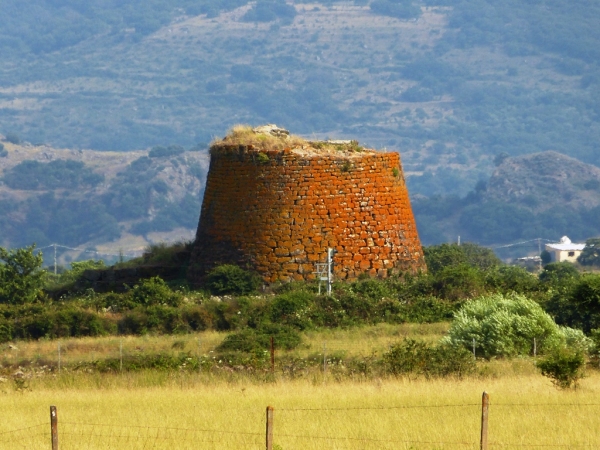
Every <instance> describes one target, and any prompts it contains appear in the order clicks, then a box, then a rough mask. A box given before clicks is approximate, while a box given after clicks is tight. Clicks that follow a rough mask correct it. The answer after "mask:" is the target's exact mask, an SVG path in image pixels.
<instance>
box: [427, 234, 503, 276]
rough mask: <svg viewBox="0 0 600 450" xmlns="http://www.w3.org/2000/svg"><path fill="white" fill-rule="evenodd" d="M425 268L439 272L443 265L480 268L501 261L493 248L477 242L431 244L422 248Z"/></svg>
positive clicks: (497, 264) (485, 267)
mask: <svg viewBox="0 0 600 450" xmlns="http://www.w3.org/2000/svg"><path fill="white" fill-rule="evenodd" d="M423 252H424V254H425V262H426V263H427V268H428V269H429V272H430V273H432V274H436V273H438V272H441V271H442V270H443V269H444V268H445V267H448V266H458V265H461V264H468V265H470V266H472V267H475V268H477V269H481V270H487V269H490V268H492V267H497V266H499V265H500V264H501V261H500V260H499V259H498V257H497V256H496V255H495V254H494V252H493V250H490V249H489V248H486V247H482V246H480V245H477V244H472V243H468V242H467V243H465V244H463V245H457V244H441V245H432V246H430V247H425V248H424V249H423Z"/></svg>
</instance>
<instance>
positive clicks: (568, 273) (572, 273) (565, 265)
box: [539, 261, 580, 285]
mask: <svg viewBox="0 0 600 450" xmlns="http://www.w3.org/2000/svg"><path fill="white" fill-rule="evenodd" d="M579 277H580V273H579V271H578V270H577V267H575V266H574V265H573V264H571V263H570V262H566V261H563V262H554V263H550V264H546V266H545V267H544V270H542V272H541V273H540V275H539V279H540V281H542V282H544V283H551V284H561V285H563V284H564V283H566V282H569V281H572V280H576V279H578V278H579Z"/></svg>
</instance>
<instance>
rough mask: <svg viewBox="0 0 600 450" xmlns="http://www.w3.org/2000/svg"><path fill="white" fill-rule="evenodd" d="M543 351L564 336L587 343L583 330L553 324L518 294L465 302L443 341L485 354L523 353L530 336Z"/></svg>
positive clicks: (563, 342) (530, 343) (529, 346)
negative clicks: (474, 347) (474, 346)
mask: <svg viewBox="0 0 600 450" xmlns="http://www.w3.org/2000/svg"><path fill="white" fill-rule="evenodd" d="M534 338H535V339H536V340H537V347H538V349H539V350H540V351H541V352H543V351H546V350H549V349H552V348H554V347H556V346H561V345H566V344H567V340H570V341H571V342H574V341H579V344H577V345H581V346H586V345H588V340H587V338H585V336H584V335H583V333H581V332H580V331H577V330H571V329H564V328H561V327H559V326H558V325H556V323H554V321H553V320H552V318H551V317H550V316H549V315H548V314H547V313H546V312H544V310H543V309H542V308H541V306H540V305H539V304H537V303H536V302H534V301H533V300H530V299H528V298H526V297H523V296H521V295H517V294H512V295H507V296H504V295H502V294H493V295H488V296H485V297H481V298H478V299H476V300H473V301H470V302H467V303H465V304H464V305H463V306H462V308H461V309H460V310H459V311H458V312H457V313H456V315H455V318H454V321H453V322H452V325H451V327H450V331H449V334H448V337H447V338H446V340H447V342H450V343H452V344H453V345H458V346H462V347H463V348H466V349H472V348H473V339H475V343H476V349H477V353H478V355H480V356H483V357H485V358H491V357H493V356H514V355H527V354H530V353H531V351H532V349H533V339H534Z"/></svg>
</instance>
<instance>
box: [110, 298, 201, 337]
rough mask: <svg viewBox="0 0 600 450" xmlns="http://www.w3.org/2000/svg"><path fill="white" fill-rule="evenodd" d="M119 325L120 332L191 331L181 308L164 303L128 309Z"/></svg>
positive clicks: (166, 332)
mask: <svg viewBox="0 0 600 450" xmlns="http://www.w3.org/2000/svg"><path fill="white" fill-rule="evenodd" d="M117 326H118V331H119V333H120V334H137V335H140V334H147V333H158V334H176V333H187V332H190V331H191V327H190V326H189V324H188V323H186V322H185V320H184V314H183V312H182V310H181V309H179V308H173V307H170V306H164V305H153V306H149V307H146V308H142V307H138V308H136V309H133V310H131V311H128V312H127V313H125V314H124V315H123V317H122V318H121V320H120V321H119V322H118V324H117Z"/></svg>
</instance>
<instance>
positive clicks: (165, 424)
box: [0, 373, 600, 450]
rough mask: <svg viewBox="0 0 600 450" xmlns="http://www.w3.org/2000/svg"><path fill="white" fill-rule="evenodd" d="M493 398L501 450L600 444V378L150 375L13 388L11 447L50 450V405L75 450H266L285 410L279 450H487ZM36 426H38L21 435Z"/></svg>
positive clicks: (3, 434) (0, 445)
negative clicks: (568, 382)
mask: <svg viewBox="0 0 600 450" xmlns="http://www.w3.org/2000/svg"><path fill="white" fill-rule="evenodd" d="M148 377H163V380H162V385H161V386H154V387H147V386H145V384H146V383H147V382H148V380H145V379H146V378H148ZM154 382H156V380H154V381H152V383H154ZM152 383H150V384H152ZM484 390H486V391H488V392H489V393H490V395H491V408H490V424H489V439H490V442H491V443H492V444H495V445H491V446H490V448H538V447H535V445H540V444H542V445H548V446H560V445H564V448H576V446H582V447H583V448H585V446H588V447H587V448H597V447H598V446H600V437H599V436H600V414H599V413H600V406H597V405H590V404H593V403H600V401H599V395H600V376H598V375H597V374H593V375H591V376H590V377H588V378H587V379H585V380H583V382H582V384H581V387H580V388H579V389H578V390H576V391H559V390H556V389H555V388H554V387H552V385H551V384H550V383H549V382H548V381H547V380H546V379H544V378H543V377H541V376H539V375H522V376H505V377H502V378H497V379H492V378H472V379H466V380H462V381H458V380H434V381H427V380H417V381H410V380H406V379H400V380H395V379H391V380H375V381H371V382H364V383H332V382H325V383H322V382H321V381H320V380H312V381H311V380H302V381H284V382H275V383H272V384H252V383H249V382H245V381H243V380H238V381H237V382H229V383H225V382H223V381H218V380H216V379H210V377H207V376H203V375H189V374H188V375H186V374H171V375H168V374H156V373H141V374H140V373H138V374H135V375H123V376H118V375H111V376H99V375H93V376H87V377H86V376H85V375H77V376H72V375H63V376H61V377H57V378H55V379H49V378H46V379H42V380H38V382H36V383H34V385H33V386H32V391H31V392H25V393H16V392H14V391H8V390H7V391H6V392H4V393H3V394H1V396H0V398H1V401H0V413H1V414H2V417H3V420H2V422H1V423H0V449H4V448H6V449H8V448H47V445H48V443H49V425H48V421H49V420H48V418H49V414H48V407H49V405H56V406H57V407H58V415H59V437H60V440H61V448H62V449H65V450H68V449H101V448H122V449H137V448H140V449H141V448H157V449H174V448H176V449H188V448H189V449H192V448H215V449H241V448H244V449H246V448H264V444H263V442H264V428H265V425H264V415H265V407H266V406H267V405H272V406H274V407H275V421H274V427H275V428H274V435H275V443H276V444H278V445H279V446H280V447H281V448H282V449H285V450H292V449H323V448H328V449H329V448H331V449H338V448H339V449H341V448H350V449H381V448H394V449H407V450H408V449H445V448H448V449H454V448H472V449H475V448H478V439H479V424H480V406H479V405H480V401H481V393H482V391H484ZM585 405H587V406H585ZM27 427H35V428H32V429H30V430H27V431H20V432H19V431H17V432H11V431H13V430H18V429H23V428H27ZM244 433H246V434H244ZM519 446H523V447H519ZM548 448H551V447H548Z"/></svg>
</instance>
